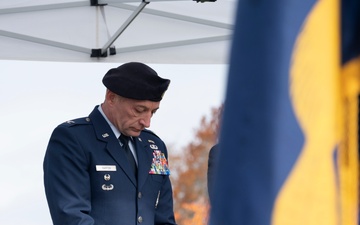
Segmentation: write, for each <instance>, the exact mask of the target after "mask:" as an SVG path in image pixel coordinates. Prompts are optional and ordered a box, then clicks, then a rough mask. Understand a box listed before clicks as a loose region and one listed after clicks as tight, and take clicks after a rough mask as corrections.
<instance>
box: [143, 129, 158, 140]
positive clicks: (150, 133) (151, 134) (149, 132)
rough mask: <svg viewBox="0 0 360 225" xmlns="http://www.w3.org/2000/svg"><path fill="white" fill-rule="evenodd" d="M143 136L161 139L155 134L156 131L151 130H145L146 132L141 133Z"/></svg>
mask: <svg viewBox="0 0 360 225" xmlns="http://www.w3.org/2000/svg"><path fill="white" fill-rule="evenodd" d="M141 134H142V135H145V136H153V137H156V138H159V139H160V137H159V136H158V135H157V134H155V132H154V131H152V130H149V129H144V130H143V131H142V132H141Z"/></svg>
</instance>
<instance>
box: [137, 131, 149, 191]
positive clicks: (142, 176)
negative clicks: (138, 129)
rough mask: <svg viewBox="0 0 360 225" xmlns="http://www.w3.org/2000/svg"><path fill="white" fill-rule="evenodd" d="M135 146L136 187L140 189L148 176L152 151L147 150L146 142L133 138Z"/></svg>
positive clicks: (139, 138)
mask: <svg viewBox="0 0 360 225" xmlns="http://www.w3.org/2000/svg"><path fill="white" fill-rule="evenodd" d="M135 146H136V152H137V158H138V186H139V188H141V187H142V186H143V185H144V184H145V181H146V179H147V177H148V176H149V171H150V168H151V162H152V158H153V155H152V152H153V151H152V150H151V149H150V148H149V144H148V143H147V140H143V139H142V138H141V137H137V138H135Z"/></svg>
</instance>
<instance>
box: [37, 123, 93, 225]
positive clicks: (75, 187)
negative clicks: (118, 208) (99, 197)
mask: <svg viewBox="0 0 360 225" xmlns="http://www.w3.org/2000/svg"><path fill="white" fill-rule="evenodd" d="M73 130H74V129H71V127H69V126H66V125H60V126H58V127H57V128H55V130H54V132H53V133H52V135H51V137H50V141H49V144H48V147H47V149H46V154H45V158H44V164H43V169H44V186H45V194H46V198H47V201H48V205H49V209H50V214H51V217H52V220H53V223H54V225H64V224H66V225H85V224H86V225H93V224H94V220H93V219H92V218H91V217H90V216H89V212H90V210H91V202H90V179H89V173H88V169H89V168H88V163H87V161H88V160H87V156H86V155H85V153H84V151H83V149H82V146H81V145H80V143H79V141H78V140H77V136H76V135H75V133H74V132H72V131H73Z"/></svg>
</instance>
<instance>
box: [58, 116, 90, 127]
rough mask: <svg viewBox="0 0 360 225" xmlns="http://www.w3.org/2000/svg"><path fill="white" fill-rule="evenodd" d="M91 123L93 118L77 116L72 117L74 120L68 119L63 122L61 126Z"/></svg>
mask: <svg viewBox="0 0 360 225" xmlns="http://www.w3.org/2000/svg"><path fill="white" fill-rule="evenodd" d="M89 124H91V120H90V118H89V117H81V118H76V119H72V120H67V121H65V122H63V123H61V124H60V125H59V126H63V127H73V126H78V125H89Z"/></svg>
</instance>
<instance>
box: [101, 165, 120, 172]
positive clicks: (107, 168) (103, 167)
mask: <svg viewBox="0 0 360 225" xmlns="http://www.w3.org/2000/svg"><path fill="white" fill-rule="evenodd" d="M96 171H116V166H115V165H96Z"/></svg>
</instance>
